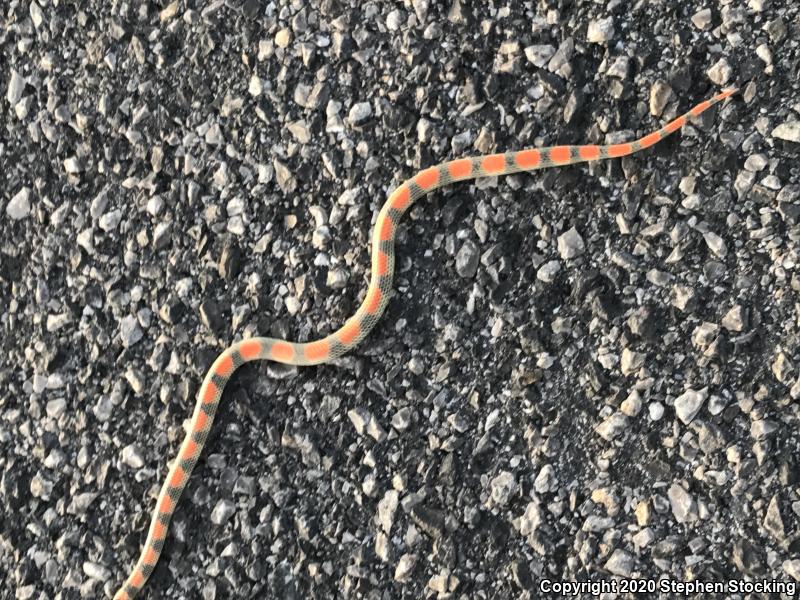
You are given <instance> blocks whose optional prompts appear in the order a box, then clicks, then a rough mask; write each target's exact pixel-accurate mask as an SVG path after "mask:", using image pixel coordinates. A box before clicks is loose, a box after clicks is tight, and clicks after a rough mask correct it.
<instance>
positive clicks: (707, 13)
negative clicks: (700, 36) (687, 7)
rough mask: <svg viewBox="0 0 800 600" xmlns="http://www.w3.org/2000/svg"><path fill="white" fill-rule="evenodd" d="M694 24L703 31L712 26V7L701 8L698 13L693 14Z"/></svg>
mask: <svg viewBox="0 0 800 600" xmlns="http://www.w3.org/2000/svg"><path fill="white" fill-rule="evenodd" d="M692 24H693V25H694V26H695V27H697V28H698V29H700V30H701V31H705V30H707V29H708V28H710V27H711V9H710V8H701V9H700V10H698V11H697V12H696V13H694V14H693V15H692Z"/></svg>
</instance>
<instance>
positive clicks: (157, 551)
mask: <svg viewBox="0 0 800 600" xmlns="http://www.w3.org/2000/svg"><path fill="white" fill-rule="evenodd" d="M735 91H736V90H734V89H729V90H725V91H723V92H721V93H720V94H718V95H716V96H714V97H713V98H711V99H710V100H706V101H704V102H701V103H700V104H698V105H697V106H695V107H694V108H692V109H691V110H690V111H689V112H688V113H686V114H685V115H683V116H680V117H678V118H676V119H675V120H673V121H671V122H670V123H667V124H666V125H665V126H664V127H662V128H661V129H659V130H658V131H654V132H653V133H650V134H648V135H646V136H644V137H643V138H640V139H638V140H636V141H632V142H627V143H623V144H612V145H608V146H595V145H588V146H551V147H549V148H532V149H529V150H521V151H519V152H504V153H500V154H490V155H487V156H477V157H471V158H461V159H458V160H452V161H450V162H446V163H442V164H440V165H437V166H435V167H430V168H428V169H425V170H424V171H421V172H419V173H418V174H416V175H415V176H414V177H412V178H411V179H408V180H406V181H405V182H404V183H403V184H401V185H400V186H399V187H398V188H397V189H395V190H394V191H393V192H392V193H391V194H390V196H389V198H388V199H387V200H386V202H385V203H384V205H383V207H382V208H381V210H380V213H379V214H378V218H377V221H376V222H375V228H374V230H373V233H372V273H371V277H370V282H369V288H368V289H367V294H366V297H365V298H364V301H363V302H362V304H361V306H360V307H359V309H358V310H357V311H356V313H355V314H354V315H353V316H352V317H350V319H349V320H348V321H347V322H346V323H345V324H344V325H342V327H341V328H340V329H339V330H337V331H335V332H334V333H332V334H330V335H329V336H327V337H326V338H323V339H321V340H317V341H313V342H308V343H293V342H287V341H285V340H277V339H273V338H265V337H257V338H249V339H246V340H242V341H241V342H237V343H236V344H233V345H232V346H230V347H229V348H228V349H227V350H225V351H224V352H222V354H220V355H219V357H217V359H216V360H215V361H214V364H213V365H211V368H210V369H209V370H208V373H206V376H205V378H204V379H203V383H202V385H201V386H200V391H199V393H198V395H197V402H196V404H195V407H194V413H193V415H192V420H191V424H190V428H189V432H188V433H187V434H186V437H185V439H184V440H183V443H182V444H181V448H180V451H179V452H178V456H177V457H176V458H175V461H174V462H173V463H172V467H171V468H170V470H169V473H168V474H167V478H166V481H164V484H163V486H162V487H161V492H160V493H159V495H158V499H157V501H156V508H155V510H154V512H153V517H152V521H151V523H150V530H149V532H148V534H147V539H146V540H145V542H144V547H143V548H142V553H141V556H140V557H139V560H138V561H137V563H136V566H135V567H134V568H133V571H132V572H131V574H130V576H129V577H128V579H127V580H126V581H125V583H124V584H123V585H122V587H121V588H120V589H119V591H118V592H117V593H116V594H115V595H114V600H129V599H131V598H133V597H135V596H136V595H137V594H138V593H139V591H140V590H141V589H142V587H143V586H144V584H145V582H146V581H147V579H148V577H150V575H151V573H152V572H153V569H154V568H155V566H156V563H157V562H158V558H159V556H161V552H162V551H163V549H164V541H165V539H166V537H167V530H168V528H169V523H170V519H171V518H172V514H173V513H174V512H175V507H176V505H177V504H178V499H179V498H180V497H181V493H182V492H183V490H184V488H185V487H186V484H187V482H188V481H189V477H190V476H191V474H192V470H193V469H194V467H195V465H196V464H197V460H198V458H199V457H200V453H201V452H202V450H203V445H204V444H205V442H206V439H207V437H208V433H209V431H210V429H211V424H212V422H213V421H214V415H215V413H216V412H217V406H218V404H219V401H220V397H221V396H222V390H223V389H224V388H225V384H226V383H227V382H228V381H229V380H230V378H231V376H232V375H233V372H234V371H235V370H236V369H237V368H239V367H240V366H241V365H243V364H244V363H246V362H250V361H252V360H262V359H263V360H272V361H276V362H280V363H286V364H290V365H317V364H320V363H324V362H328V361H330V360H332V359H335V358H338V357H339V356H342V355H343V354H345V353H346V352H348V351H350V350H351V349H353V348H354V347H355V346H356V345H357V344H358V343H359V342H361V340H363V339H364V337H366V335H367V334H368V333H369V332H370V330H371V329H372V328H373V327H375V324H376V323H377V322H378V319H380V317H381V314H383V311H384V309H385V308H386V305H387V303H388V300H389V294H390V291H391V289H392V276H393V274H394V261H395V257H394V239H395V232H396V230H397V225H398V223H399V222H400V218H401V217H402V216H403V213H404V212H405V211H406V210H408V208H409V206H411V204H412V203H413V202H414V201H415V200H417V199H418V198H420V197H421V196H424V195H425V194H427V193H429V192H431V191H433V190H435V189H437V188H440V187H442V186H444V185H448V184H450V183H455V182H458V181H464V180H467V179H476V178H479V177H496V176H500V175H509V174H511V173H519V172H522V171H533V170H536V169H545V168H547V167H559V166H563V165H571V164H575V163H579V162H586V161H593V160H602V159H604V158H616V157H619V156H626V155H628V154H633V153H634V152H638V151H639V150H644V149H645V148H649V147H650V146H652V145H654V144H657V143H658V142H660V141H661V140H663V139H664V138H665V137H667V136H668V135H670V134H671V133H674V132H676V131H678V130H679V129H680V128H681V127H683V126H684V125H685V124H686V123H687V122H688V120H689V118H690V117H697V116H698V115H700V114H701V113H702V112H703V111H705V110H706V109H708V108H709V107H711V106H713V105H714V104H716V103H718V102H721V101H722V100H724V99H725V98H727V97H728V96H730V95H731V94H733V93H734V92H735Z"/></svg>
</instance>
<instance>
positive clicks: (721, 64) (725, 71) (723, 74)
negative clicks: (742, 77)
mask: <svg viewBox="0 0 800 600" xmlns="http://www.w3.org/2000/svg"><path fill="white" fill-rule="evenodd" d="M706 75H708V78H709V79H710V80H711V81H713V82H714V83H715V84H717V85H720V86H722V85H725V84H726V83H728V81H729V80H730V78H731V75H733V69H732V68H731V66H730V64H728V61H727V59H725V58H720V59H719V60H718V61H717V62H715V63H714V65H713V66H711V68H709V69H708V71H706Z"/></svg>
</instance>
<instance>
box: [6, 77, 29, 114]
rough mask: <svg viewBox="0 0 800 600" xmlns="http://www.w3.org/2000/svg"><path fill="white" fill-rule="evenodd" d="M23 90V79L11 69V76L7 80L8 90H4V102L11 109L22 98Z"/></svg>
mask: <svg viewBox="0 0 800 600" xmlns="http://www.w3.org/2000/svg"><path fill="white" fill-rule="evenodd" d="M24 90H25V79H24V78H23V77H22V75H20V74H19V72H18V71H17V70H16V69H11V76H10V77H9V78H8V88H7V90H6V100H8V103H9V104H10V105H11V106H12V107H13V106H14V105H15V104H16V103H17V102H19V101H20V99H21V98H22V93H23V91H24Z"/></svg>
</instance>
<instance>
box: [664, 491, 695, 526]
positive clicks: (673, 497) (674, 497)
mask: <svg viewBox="0 0 800 600" xmlns="http://www.w3.org/2000/svg"><path fill="white" fill-rule="evenodd" d="M667 497H668V498H669V503H670V506H671V507H672V514H673V516H674V517H675V520H676V521H678V523H687V522H690V521H695V520H697V503H696V502H695V500H694V498H693V497H692V495H691V494H689V492H687V491H686V490H685V489H684V487H683V486H682V485H680V484H678V483H673V484H672V485H671V486H670V488H669V490H667Z"/></svg>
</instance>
